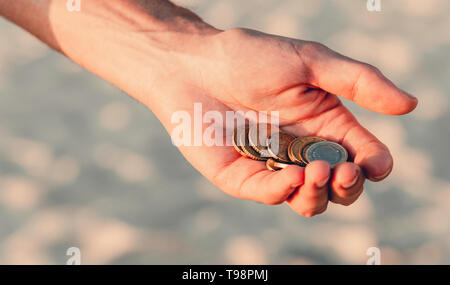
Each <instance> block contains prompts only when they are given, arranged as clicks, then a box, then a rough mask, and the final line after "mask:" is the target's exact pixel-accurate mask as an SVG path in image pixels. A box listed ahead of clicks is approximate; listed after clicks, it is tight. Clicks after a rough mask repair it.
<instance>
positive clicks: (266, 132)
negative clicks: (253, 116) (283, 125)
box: [248, 123, 278, 158]
mask: <svg viewBox="0 0 450 285" xmlns="http://www.w3.org/2000/svg"><path fill="white" fill-rule="evenodd" d="M277 129H278V128H277V127H276V126H274V125H271V124H269V123H260V124H253V125H251V126H250V130H249V132H248V140H249V142H250V145H251V146H252V147H253V148H254V149H255V150H256V151H257V152H258V153H260V154H261V157H266V158H270V157H272V155H271V154H270V153H269V151H268V150H267V138H268V137H270V135H271V133H272V132H274V131H276V130H277Z"/></svg>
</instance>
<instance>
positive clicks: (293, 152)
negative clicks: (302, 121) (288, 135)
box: [288, 136, 325, 166]
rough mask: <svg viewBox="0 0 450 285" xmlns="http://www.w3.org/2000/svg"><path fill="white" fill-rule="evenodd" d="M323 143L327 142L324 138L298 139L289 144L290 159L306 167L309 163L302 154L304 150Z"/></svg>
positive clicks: (309, 137)
mask: <svg viewBox="0 0 450 285" xmlns="http://www.w3.org/2000/svg"><path fill="white" fill-rule="evenodd" d="M321 141H325V140H324V139H322V138H319V137H313V136H308V137H300V138H296V139H295V140H293V141H292V142H291V143H290V144H289V147H288V156H289V159H290V160H291V161H292V162H294V163H296V164H299V165H300V166H306V164H307V163H308V161H307V160H306V158H305V157H304V156H303V154H302V153H303V149H305V147H306V148H309V146H311V145H312V144H313V143H317V142H321Z"/></svg>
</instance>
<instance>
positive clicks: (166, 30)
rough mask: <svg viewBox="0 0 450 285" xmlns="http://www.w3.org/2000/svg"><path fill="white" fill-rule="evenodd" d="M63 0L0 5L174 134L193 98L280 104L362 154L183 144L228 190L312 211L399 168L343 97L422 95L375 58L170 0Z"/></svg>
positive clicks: (295, 123) (379, 106)
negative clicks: (226, 26) (235, 22)
mask: <svg viewBox="0 0 450 285" xmlns="http://www.w3.org/2000/svg"><path fill="white" fill-rule="evenodd" d="M61 2H63V1H52V0H40V1H28V0H17V1H8V0H0V14H1V15H3V16H4V17H6V18H7V19H9V20H11V21H12V22H14V23H16V24H18V25H20V26H22V27H23V28H24V29H26V30H28V31H29V32H31V33H32V34H34V35H35V36H37V37H38V38H40V39H41V40H42V41H44V42H45V43H47V44H48V45H50V46H51V47H52V48H54V49H56V50H57V51H59V52H61V53H63V54H64V55H66V56H68V57H69V58H71V59H72V60H73V61H75V62H77V63H79V64H80V65H82V66H83V67H85V68H86V69H88V70H90V71H91V72H93V73H95V74H97V75H98V76H101V77H102V78H104V79H106V80H108V81H109V82H111V83H113V84H115V85H116V86H118V87H119V88H121V89H123V90H124V91H125V92H127V93H128V94H129V95H130V96H132V97H134V98H136V99H137V100H139V101H141V102H142V103H143V104H145V105H147V106H148V107H149V108H150V109H151V110H152V111H153V112H154V113H155V114H156V116H157V117H158V118H159V120H160V121H161V122H162V124H163V125H164V126H165V128H166V129H167V131H168V132H169V133H171V132H172V130H173V128H174V127H176V125H174V124H172V123H171V116H172V114H173V113H174V112H176V111H180V110H185V111H188V112H189V113H190V114H191V116H192V117H193V106H194V103H199V102H200V103H202V107H203V112H207V111H218V112H220V113H222V114H223V115H224V117H225V112H226V111H231V110H234V111H248V110H255V111H279V116H280V117H279V119H280V126H281V128H282V129H283V130H285V131H286V132H289V133H292V134H295V135H297V136H304V135H315V136H320V137H323V138H326V139H328V140H332V141H336V142H338V143H341V144H342V145H343V146H344V147H346V148H347V150H348V151H349V153H350V155H351V156H352V157H353V158H354V162H353V163H351V162H346V163H342V164H339V165H338V166H336V167H335V169H334V170H333V171H331V170H330V165H329V164H328V163H326V162H324V161H314V162H312V163H310V164H308V165H307V166H306V167H305V168H302V167H299V166H295V165H291V166H289V167H287V168H285V169H283V170H281V171H278V172H272V171H269V170H267V169H266V167H265V164H264V162H259V161H254V160H251V159H248V158H245V157H242V156H241V155H239V154H238V153H237V152H236V151H235V150H234V149H233V147H230V146H212V147H209V146H189V147H186V146H183V147H180V151H181V152H182V153H183V155H184V156H185V157H186V159H187V160H188V161H189V162H190V163H191V164H192V165H193V166H194V167H195V168H196V169H197V170H198V171H200V172H201V173H202V174H203V175H204V176H205V177H206V178H207V179H209V180H210V181H212V182H213V183H214V184H215V185H217V186H218V187H219V188H220V189H221V190H223V191H224V192H226V193H228V194H230V195H232V196H234V197H237V198H241V199H248V200H254V201H257V202H261V203H265V204H270V205H276V204H281V203H286V204H288V205H289V206H290V207H291V208H292V209H293V210H294V211H295V212H297V213H299V214H301V215H303V216H305V217H312V216H314V215H317V214H320V213H322V212H324V211H325V210H326V208H327V205H328V203H329V201H331V202H333V203H338V204H342V205H350V204H352V203H353V202H354V201H356V200H357V198H358V197H359V196H360V195H361V193H362V192H363V184H364V181H365V179H369V180H372V181H380V180H382V179H384V178H386V177H387V176H388V175H389V173H390V172H391V170H392V167H393V159H392V156H391V154H390V153H389V150H388V148H387V147H386V146H385V145H384V144H382V143H381V142H380V141H379V140H378V139H377V138H376V137H375V136H373V135H372V134H371V133H370V132H369V131H367V130H366V129H365V128H363V127H362V126H361V125H360V124H359V123H358V121H357V120H356V118H355V117H354V116H353V115H352V114H351V113H350V112H349V111H348V110H347V109H346V108H345V107H344V106H343V105H342V103H341V101H340V99H339V97H341V98H345V99H348V100H352V101H354V102H356V103H357V104H358V105H360V106H361V107H364V108H367V109H369V110H372V111H375V112H379V113H382V114H387V115H402V114H406V113H408V112H411V111H412V110H413V109H414V108H415V107H416V105H417V99H416V98H414V97H413V96H411V95H409V94H408V93H406V92H405V91H402V90H400V89H399V88H397V87H396V86H395V85H394V84H393V83H392V82H391V81H389V80H388V79H387V78H386V77H384V76H383V75H382V74H381V72H380V71H379V70H377V69H376V68H375V67H373V66H370V65H368V64H365V63H361V62H358V61H355V60H353V59H350V58H348V57H345V56H343V55H340V54H338V53H336V52H334V51H332V50H330V49H329V48H327V47H325V46H324V45H322V44H319V43H316V42H310V41H303V40H298V39H291V38H284V37H279V36H276V35H268V34H264V33H261V32H258V31H253V30H248V29H231V30H226V31H221V30H218V29H215V28H214V27H212V26H210V25H209V24H207V23H204V22H203V21H202V20H201V19H200V18H199V17H198V16H196V15H194V14H193V13H191V12H190V11H188V10H186V9H183V8H180V7H177V6H175V5H173V4H171V3H169V2H167V1H163V0H154V1H150V0H147V1H144V0H141V1H132V0H117V1H100V0H90V1H82V7H81V9H82V10H81V11H80V12H68V11H67V9H66V8H65V3H64V5H63V4H61ZM206 127H207V125H205V126H204V129H205V128H206ZM144 131H145V130H144Z"/></svg>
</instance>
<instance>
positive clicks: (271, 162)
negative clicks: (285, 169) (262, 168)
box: [266, 158, 281, 171]
mask: <svg viewBox="0 0 450 285" xmlns="http://www.w3.org/2000/svg"><path fill="white" fill-rule="evenodd" d="M266 167H267V169H269V170H272V171H277V170H280V169H281V168H278V167H275V160H273V159H272V158H269V159H268V160H266Z"/></svg>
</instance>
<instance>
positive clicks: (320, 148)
mask: <svg viewBox="0 0 450 285" xmlns="http://www.w3.org/2000/svg"><path fill="white" fill-rule="evenodd" d="M306 157H307V159H308V162H311V161H314V160H325V161H327V162H328V163H329V164H330V165H331V167H332V168H333V167H335V166H336V165H337V164H339V163H341V162H345V161H347V158H348V154H347V151H346V150H345V148H344V147H343V146H341V145H340V144H338V143H335V142H330V141H323V142H317V143H314V144H312V145H311V146H310V147H309V148H308V150H307V151H306Z"/></svg>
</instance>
